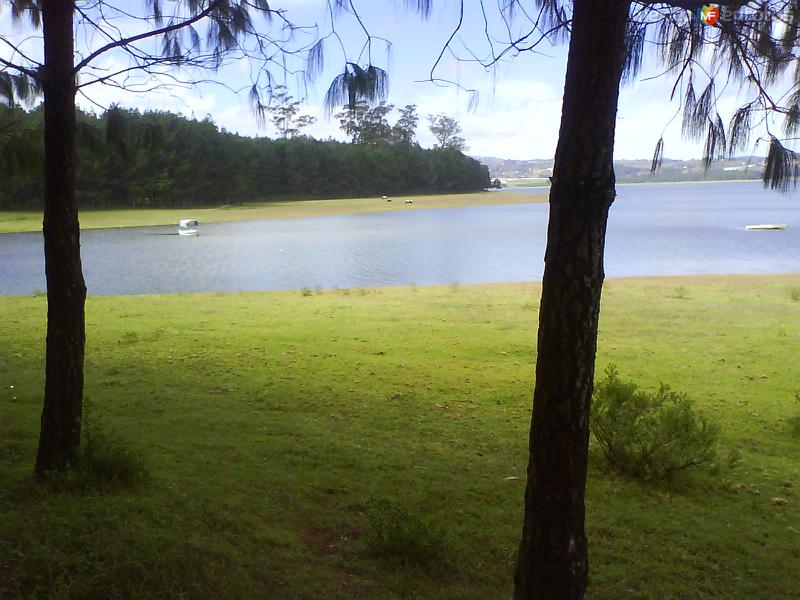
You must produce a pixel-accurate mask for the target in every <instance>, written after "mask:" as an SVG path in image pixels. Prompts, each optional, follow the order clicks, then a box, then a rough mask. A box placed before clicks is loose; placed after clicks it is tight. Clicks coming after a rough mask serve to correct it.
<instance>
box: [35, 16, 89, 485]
mask: <svg viewBox="0 0 800 600" xmlns="http://www.w3.org/2000/svg"><path fill="white" fill-rule="evenodd" d="M73 12H74V1H73V0H44V1H43V2H42V26H43V33H44V138H45V142H44V143H45V192H44V227H43V230H44V258H45V272H46V275H47V352H46V359H45V389H44V409H43V411H42V424H41V433H40V435H39V451H38V453H37V455H36V473H37V474H38V475H40V476H41V475H44V474H46V473H47V472H48V471H63V470H66V469H69V468H70V467H71V466H72V465H73V464H74V462H75V458H76V454H77V451H78V446H79V444H80V434H81V409H82V400H83V351H84V339H85V331H84V302H85V299H86V286H85V285H84V281H83V272H82V270H81V255H80V226H79V224H78V209H77V206H76V204H75V77H74V75H73V68H74V66H73V47H74V40H73V29H72V27H73V24H72V21H73Z"/></svg>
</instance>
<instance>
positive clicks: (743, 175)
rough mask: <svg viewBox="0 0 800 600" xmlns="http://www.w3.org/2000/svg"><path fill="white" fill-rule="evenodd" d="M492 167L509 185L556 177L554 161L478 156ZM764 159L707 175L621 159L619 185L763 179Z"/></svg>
mask: <svg viewBox="0 0 800 600" xmlns="http://www.w3.org/2000/svg"><path fill="white" fill-rule="evenodd" d="M474 158H476V159H477V160H479V161H480V162H481V163H483V164H484V165H486V166H487V167H489V173H490V175H491V178H492V179H495V178H497V179H500V181H502V182H503V184H504V185H507V186H526V185H547V183H548V177H550V176H551V175H552V174H553V160H552V159H532V160H513V159H509V158H496V157H494V156H475V157H474ZM764 160H765V159H764V158H763V157H754V158H747V157H734V158H732V159H731V160H724V161H718V162H714V163H713V164H712V165H711V167H710V168H709V169H708V171H707V172H706V171H705V170H704V169H703V161H702V160H670V159H664V162H663V163H662V165H661V168H660V169H659V171H658V173H656V174H655V175H652V174H651V173H650V160H649V159H641V160H619V161H616V162H615V163H614V168H615V169H616V172H617V182H618V183H646V182H650V181H704V180H709V181H715V180H729V179H761V173H762V172H763V169H764Z"/></svg>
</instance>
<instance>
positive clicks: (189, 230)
mask: <svg viewBox="0 0 800 600" xmlns="http://www.w3.org/2000/svg"><path fill="white" fill-rule="evenodd" d="M197 225H198V223H197V221H194V220H192V219H181V220H180V222H179V223H178V235H198V233H199V232H198V231H197Z"/></svg>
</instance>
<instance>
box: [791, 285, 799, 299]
mask: <svg viewBox="0 0 800 600" xmlns="http://www.w3.org/2000/svg"><path fill="white" fill-rule="evenodd" d="M789 297H790V298H791V299H792V300H794V301H795V302H800V287H796V288H792V289H791V290H789Z"/></svg>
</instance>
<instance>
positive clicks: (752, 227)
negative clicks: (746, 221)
mask: <svg viewBox="0 0 800 600" xmlns="http://www.w3.org/2000/svg"><path fill="white" fill-rule="evenodd" d="M745 229H747V230H748V231H755V230H759V229H765V230H779V229H786V225H784V224H771V223H766V224H764V225H746V226H745Z"/></svg>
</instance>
